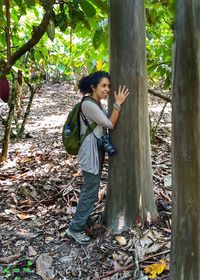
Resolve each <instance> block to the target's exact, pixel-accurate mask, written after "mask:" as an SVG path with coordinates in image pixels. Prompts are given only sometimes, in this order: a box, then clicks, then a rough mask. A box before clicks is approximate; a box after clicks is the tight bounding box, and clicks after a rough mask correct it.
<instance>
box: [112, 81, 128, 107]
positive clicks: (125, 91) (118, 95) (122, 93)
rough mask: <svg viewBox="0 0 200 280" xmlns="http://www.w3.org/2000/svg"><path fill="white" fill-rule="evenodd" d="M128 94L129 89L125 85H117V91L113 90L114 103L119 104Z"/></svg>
mask: <svg viewBox="0 0 200 280" xmlns="http://www.w3.org/2000/svg"><path fill="white" fill-rule="evenodd" d="M128 95H129V90H128V89H127V88H126V87H125V86H123V87H122V86H121V85H120V86H119V89H118V92H116V91H114V96H115V103H116V104H117V105H121V104H123V103H124V101H125V100H126V98H127V96H128Z"/></svg>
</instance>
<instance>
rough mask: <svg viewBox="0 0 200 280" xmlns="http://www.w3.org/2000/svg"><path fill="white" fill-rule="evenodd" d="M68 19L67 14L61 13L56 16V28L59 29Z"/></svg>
mask: <svg viewBox="0 0 200 280" xmlns="http://www.w3.org/2000/svg"><path fill="white" fill-rule="evenodd" d="M66 19H67V15H66V14H65V13H59V14H57V15H56V20H55V27H58V26H59V25H61V24H62V23H63V22H65V20H66Z"/></svg>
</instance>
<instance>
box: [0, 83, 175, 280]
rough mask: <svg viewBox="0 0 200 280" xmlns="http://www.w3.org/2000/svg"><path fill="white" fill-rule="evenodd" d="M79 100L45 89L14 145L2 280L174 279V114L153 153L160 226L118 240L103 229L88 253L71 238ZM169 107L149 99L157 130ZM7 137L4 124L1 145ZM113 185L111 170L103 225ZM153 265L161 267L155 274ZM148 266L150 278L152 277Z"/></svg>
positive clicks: (3, 202)
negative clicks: (68, 124) (65, 139)
mask: <svg viewBox="0 0 200 280" xmlns="http://www.w3.org/2000/svg"><path fill="white" fill-rule="evenodd" d="M79 99H80V96H79V95H78V94H76V93H75V92H74V91H73V87H72V86H70V85H69V84H67V83H60V84H54V85H50V84H46V85H44V86H43V87H42V88H41V89H40V90H38V92H37V94H36V95H35V98H34V101H33V106H32V110H31V115H30V117H29V120H28V123H27V125H26V137H25V136H24V137H23V138H22V139H20V140H18V139H12V141H11V145H10V149H9V159H8V161H7V162H6V163H5V164H4V165H3V166H1V167H0V280H3V279H16V280H19V279H23V280H32V279H37V280H39V279H49V280H50V279H56V280H70V279H82V280H90V279H104V280H109V279H110V280H115V279H121V280H122V279H137V280H147V279H149V278H148V276H150V275H151V276H152V277H151V278H153V277H154V279H168V274H169V249H170V238H171V188H172V186H171V147H170V133H171V106H170V104H167V106H166V107H165V110H164V114H163V117H162V119H161V121H160V123H159V125H158V132H157V135H156V137H155V144H153V145H152V167H153V180H154V192H155V199H156V205H157V209H158V212H159V217H158V219H157V221H156V222H155V223H153V224H147V223H146V224H145V226H143V227H142V226H140V225H138V226H137V227H133V228H131V229H129V230H128V231H126V232H123V233H122V234H119V235H113V234H111V233H110V232H109V230H108V229H106V228H105V226H103V225H102V224H101V223H98V221H97V223H96V224H95V225H94V226H93V227H92V228H91V229H90V230H89V234H90V235H91V237H92V241H91V242H90V243H89V244H88V245H84V246H83V245H79V244H77V243H76V242H74V241H73V240H71V239H69V238H68V237H67V236H66V235H65V230H66V229H67V227H68V225H69V222H70V220H71V218H72V217H73V215H74V212H75V209H76V204H77V198H78V195H79V190H80V186H81V184H82V176H81V174H80V172H79V171H78V165H77V162H76V159H75V158H74V157H70V156H68V155H67V154H66V152H65V151H64V148H63V145H62V139H61V131H62V125H63V123H64V121H65V119H66V116H67V113H68V111H69V110H70V108H72V106H73V105H74V104H75V103H76V102H77V100H79ZM24 102H26V99H25V100H24ZM164 104H165V102H164V101H163V100H161V99H159V98H156V97H151V98H150V116H151V120H152V123H153V124H155V123H156V121H157V120H158V119H159V114H160V112H161V111H162V108H163V106H164ZM7 110H8V109H7V105H6V104H4V103H3V102H1V101H0V113H1V116H6V114H7ZM2 137H3V125H1V124H0V143H1V144H2ZM106 184H107V163H105V165H104V168H103V175H102V180H101V190H100V195H99V200H98V202H97V204H96V207H95V209H94V211H93V213H92V217H93V218H94V219H95V218H97V220H98V218H99V217H100V216H101V215H100V214H101V212H102V211H103V207H104V206H105V196H106V191H105V190H106ZM160 261H161V262H160ZM152 264H157V266H154V267H151V266H149V265H152ZM146 266H149V271H150V270H152V271H151V273H150V272H149V273H146V274H145V271H144V268H145V267H146ZM163 270H164V271H163ZM162 271H163V272H162ZM156 272H157V274H156ZM156 275H157V278H156Z"/></svg>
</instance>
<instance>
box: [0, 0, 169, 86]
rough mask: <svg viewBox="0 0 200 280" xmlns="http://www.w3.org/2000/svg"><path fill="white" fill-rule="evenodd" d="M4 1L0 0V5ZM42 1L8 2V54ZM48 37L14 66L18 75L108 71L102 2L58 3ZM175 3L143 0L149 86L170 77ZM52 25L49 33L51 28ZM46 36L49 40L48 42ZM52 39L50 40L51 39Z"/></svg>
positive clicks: (2, 56)
mask: <svg viewBox="0 0 200 280" xmlns="http://www.w3.org/2000/svg"><path fill="white" fill-rule="evenodd" d="M3 3H4V1H3V0H0V4H3ZM44 3H45V1H38V0H26V1H18V0H12V1H11V11H10V12H11V45H12V53H13V52H14V51H16V50H17V49H18V48H19V47H21V46H22V45H24V44H25V43H26V42H27V41H28V40H29V38H30V37H31V34H32V32H33V30H34V28H36V26H37V25H38V24H39V23H40V22H41V20H42V18H43V14H44V9H43V8H44ZM56 3H57V4H55V5H54V11H53V14H52V19H51V32H53V33H54V31H55V37H54V34H53V33H52V34H50V33H49V28H50V27H49V26H48V27H47V33H46V34H45V35H44V36H43V37H42V39H41V40H40V41H39V42H38V44H37V45H36V46H35V47H33V48H32V49H31V50H29V51H27V52H26V53H25V54H24V55H23V56H22V57H21V58H20V59H19V60H18V61H17V62H16V63H15V67H16V68H17V69H21V70H22V71H23V74H25V75H30V73H32V74H35V73H36V72H37V73H38V74H39V75H40V74H42V73H43V74H44V73H47V74H48V76H51V77H53V78H55V77H58V78H59V79H60V78H63V79H66V78H67V79H72V78H73V75H74V73H76V74H77V75H81V74H82V73H83V71H86V72H90V71H95V70H97V68H98V69H102V70H108V10H109V7H108V5H107V1H106V0H94V1H92V0H70V1H67V2H63V1H57V2H56ZM0 6H1V10H0V15H1V17H0V18H1V21H0V49H1V50H2V51H1V52H0V60H6V35H5V27H6V17H5V7H4V5H0ZM173 10H174V0H169V1H165V0H159V1H154V0H147V1H146V18H147V59H148V74H149V79H150V81H151V82H153V83H156V85H162V86H163V87H164V88H168V87H169V85H170V79H171V68H172V67H171V46H172V43H173V24H174V23H173V21H174V12H173ZM53 23H54V31H53V26H52V24H53ZM48 36H49V37H50V38H51V39H49V38H48ZM51 40H53V41H51Z"/></svg>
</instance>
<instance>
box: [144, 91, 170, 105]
mask: <svg viewBox="0 0 200 280" xmlns="http://www.w3.org/2000/svg"><path fill="white" fill-rule="evenodd" d="M148 92H149V93H150V94H151V95H154V96H157V97H159V98H162V99H164V100H165V101H167V102H170V103H171V102H172V100H171V98H170V97H167V96H165V95H164V94H161V93H158V92H156V91H155V90H153V89H150V88H149V89H148Z"/></svg>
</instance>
